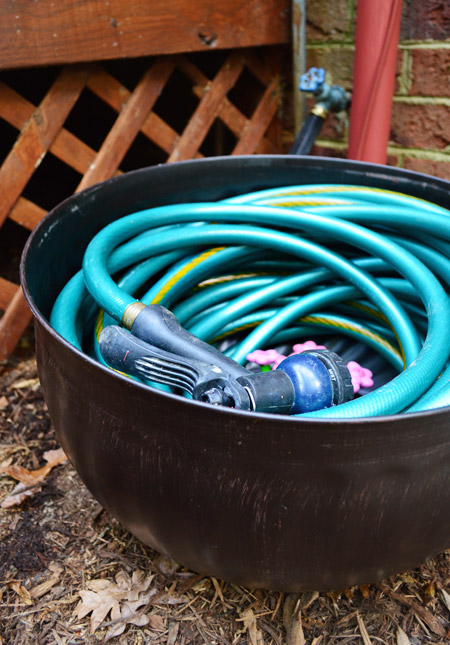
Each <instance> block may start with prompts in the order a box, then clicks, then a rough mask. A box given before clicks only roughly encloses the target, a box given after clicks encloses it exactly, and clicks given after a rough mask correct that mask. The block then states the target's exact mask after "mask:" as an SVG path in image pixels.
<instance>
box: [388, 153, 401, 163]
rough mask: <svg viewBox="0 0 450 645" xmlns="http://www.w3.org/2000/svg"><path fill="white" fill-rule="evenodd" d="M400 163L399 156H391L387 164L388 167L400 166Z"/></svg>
mask: <svg viewBox="0 0 450 645" xmlns="http://www.w3.org/2000/svg"><path fill="white" fill-rule="evenodd" d="M398 162H399V157H398V156H397V155H392V154H389V155H388V156H387V161H386V163H387V165H388V166H398Z"/></svg>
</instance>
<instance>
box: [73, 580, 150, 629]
mask: <svg viewBox="0 0 450 645" xmlns="http://www.w3.org/2000/svg"><path fill="white" fill-rule="evenodd" d="M153 577H154V576H147V577H146V576H145V575H144V574H143V573H142V572H141V571H134V572H133V575H132V577H131V578H130V577H129V576H128V575H127V574H126V573H125V572H124V571H119V573H118V574H117V575H116V582H112V581H111V580H103V579H100V580H91V581H90V582H88V583H87V587H88V588H87V589H84V590H81V591H80V592H79V593H80V596H81V602H80V604H79V605H78V606H77V607H76V608H75V611H74V614H75V616H76V617H77V618H84V617H85V616H87V615H88V614H89V613H91V632H92V633H93V632H95V630H96V629H97V628H98V627H99V625H100V624H101V623H102V622H103V621H104V619H105V618H106V616H107V615H108V614H109V613H111V620H112V621H114V622H115V624H114V625H112V626H111V628H110V629H109V630H108V632H107V634H106V640H109V639H110V638H113V637H114V636H119V635H120V634H122V633H123V631H124V630H125V627H126V625H127V623H133V624H135V625H146V624H147V623H148V617H147V616H145V615H140V614H138V613H137V612H138V610H139V608H140V607H142V606H143V605H146V604H147V603H148V601H149V599H150V598H151V597H152V596H154V595H155V593H156V590H155V589H151V590H149V587H150V583H151V581H152V580H153Z"/></svg>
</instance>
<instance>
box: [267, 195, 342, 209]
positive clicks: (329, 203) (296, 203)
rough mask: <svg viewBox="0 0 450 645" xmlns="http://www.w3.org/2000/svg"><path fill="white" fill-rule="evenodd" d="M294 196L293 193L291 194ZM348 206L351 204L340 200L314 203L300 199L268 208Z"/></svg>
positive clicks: (274, 203)
mask: <svg viewBox="0 0 450 645" xmlns="http://www.w3.org/2000/svg"><path fill="white" fill-rule="evenodd" d="M291 194H294V193H291ZM348 204H352V202H349V201H345V200H343V199H342V200H341V201H339V202H338V203H336V202H335V201H327V200H323V201H316V202H310V201H308V200H306V199H301V200H296V201H292V202H284V201H282V202H276V201H275V202H270V204H269V206H281V207H282V208H294V207H295V206H347V205H348Z"/></svg>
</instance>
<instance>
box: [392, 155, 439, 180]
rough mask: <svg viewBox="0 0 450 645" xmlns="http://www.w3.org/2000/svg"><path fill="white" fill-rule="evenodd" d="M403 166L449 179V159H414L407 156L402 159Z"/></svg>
mask: <svg viewBox="0 0 450 645" xmlns="http://www.w3.org/2000/svg"><path fill="white" fill-rule="evenodd" d="M403 166H404V168H407V169H408V170H415V171H416V172H423V173H425V174H427V175H434V176H435V177H441V179H449V180H450V159H449V161H432V160H430V159H414V158H412V157H407V158H405V159H404V160H403Z"/></svg>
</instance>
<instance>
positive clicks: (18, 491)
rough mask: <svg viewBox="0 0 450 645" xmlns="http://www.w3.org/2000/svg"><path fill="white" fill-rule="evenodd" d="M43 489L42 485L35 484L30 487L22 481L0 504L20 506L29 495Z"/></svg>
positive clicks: (3, 505) (3, 506) (2, 505)
mask: <svg viewBox="0 0 450 645" xmlns="http://www.w3.org/2000/svg"><path fill="white" fill-rule="evenodd" d="M41 490H42V488H41V487H40V486H39V487H35V486H34V487H32V488H31V489H30V488H29V487H28V486H25V484H22V483H21V482H20V483H19V484H17V486H15V487H14V488H13V489H12V491H11V492H10V494H9V495H8V496H7V497H5V499H4V500H3V501H2V503H1V505H0V508H12V507H13V506H19V505H20V504H22V502H24V501H25V500H26V498H27V497H32V496H33V495H35V494H36V493H38V492H39V491H41Z"/></svg>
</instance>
